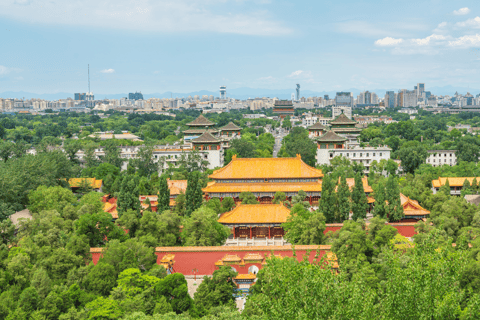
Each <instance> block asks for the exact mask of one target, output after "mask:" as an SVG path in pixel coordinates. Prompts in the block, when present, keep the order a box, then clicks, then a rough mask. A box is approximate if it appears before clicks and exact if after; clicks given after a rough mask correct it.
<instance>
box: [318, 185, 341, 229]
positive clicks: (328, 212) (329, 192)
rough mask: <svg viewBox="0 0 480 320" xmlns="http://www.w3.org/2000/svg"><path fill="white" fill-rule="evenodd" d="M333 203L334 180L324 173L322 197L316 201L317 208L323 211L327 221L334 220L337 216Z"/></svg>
mask: <svg viewBox="0 0 480 320" xmlns="http://www.w3.org/2000/svg"><path fill="white" fill-rule="evenodd" d="M335 204H336V203H335V181H333V180H332V177H331V176H330V175H325V176H324V177H323V181H322V197H321V198H320V201H319V203H318V210H319V211H320V212H322V213H323V215H324V216H325V218H326V220H327V223H332V222H334V221H335V218H336V217H337V216H338V214H337V208H336V205H335Z"/></svg>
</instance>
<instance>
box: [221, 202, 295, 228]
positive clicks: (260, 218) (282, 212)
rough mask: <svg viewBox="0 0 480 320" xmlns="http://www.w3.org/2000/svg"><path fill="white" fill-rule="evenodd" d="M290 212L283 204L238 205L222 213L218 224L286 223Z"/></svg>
mask: <svg viewBox="0 0 480 320" xmlns="http://www.w3.org/2000/svg"><path fill="white" fill-rule="evenodd" d="M289 215H290V210H289V209H287V208H286V207H285V206H284V205H283V204H239V205H238V206H237V207H235V209H233V210H232V211H229V212H225V213H223V214H222V215H221V216H220V218H218V222H220V223H222V224H254V223H272V224H281V223H285V222H287V218H288V216H289Z"/></svg>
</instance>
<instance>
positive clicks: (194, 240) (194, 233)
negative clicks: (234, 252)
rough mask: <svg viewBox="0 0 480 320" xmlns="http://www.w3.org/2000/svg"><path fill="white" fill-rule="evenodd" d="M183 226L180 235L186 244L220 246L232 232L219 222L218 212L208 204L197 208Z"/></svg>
mask: <svg viewBox="0 0 480 320" xmlns="http://www.w3.org/2000/svg"><path fill="white" fill-rule="evenodd" d="M183 226H184V227H183V231H182V233H181V235H180V236H181V237H182V239H183V243H184V245H186V246H220V245H223V244H224V243H225V240H226V239H227V237H228V235H229V234H230V229H229V228H227V227H225V226H223V225H221V224H220V223H218V221H217V214H216V213H215V212H214V211H213V210H212V209H209V208H207V207H206V206H202V207H200V208H199V209H197V210H195V211H194V212H193V213H192V215H191V216H190V217H189V218H187V219H186V220H184V225H183Z"/></svg>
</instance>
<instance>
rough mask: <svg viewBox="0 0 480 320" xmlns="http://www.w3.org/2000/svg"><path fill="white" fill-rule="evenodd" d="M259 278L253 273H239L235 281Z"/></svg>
mask: <svg viewBox="0 0 480 320" xmlns="http://www.w3.org/2000/svg"><path fill="white" fill-rule="evenodd" d="M256 278H257V276H256V275H254V274H253V273H246V274H245V273H239V274H238V275H237V276H236V277H235V278H234V279H235V280H254V279H256Z"/></svg>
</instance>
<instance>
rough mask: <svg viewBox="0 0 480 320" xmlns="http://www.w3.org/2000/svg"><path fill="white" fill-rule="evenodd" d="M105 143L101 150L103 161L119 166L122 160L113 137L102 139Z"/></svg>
mask: <svg viewBox="0 0 480 320" xmlns="http://www.w3.org/2000/svg"><path fill="white" fill-rule="evenodd" d="M104 143H105V145H104V147H103V151H104V152H105V157H104V161H105V162H108V163H110V164H111V165H114V166H115V167H118V168H121V167H122V163H123V160H122V158H120V149H119V148H118V146H117V144H116V142H115V139H113V140H106V141H104Z"/></svg>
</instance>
